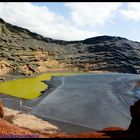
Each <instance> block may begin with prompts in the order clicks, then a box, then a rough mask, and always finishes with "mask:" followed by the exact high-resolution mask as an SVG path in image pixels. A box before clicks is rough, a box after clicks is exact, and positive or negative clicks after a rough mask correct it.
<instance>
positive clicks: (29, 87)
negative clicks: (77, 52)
mask: <svg viewBox="0 0 140 140" xmlns="http://www.w3.org/2000/svg"><path fill="white" fill-rule="evenodd" d="M74 74H75V73H46V74H42V75H39V76H36V77H34V78H23V79H16V80H11V81H6V82H3V83H0V93H3V94H7V95H10V96H14V97H18V98H23V99H34V98H37V97H39V96H40V95H41V91H44V90H45V89H48V85H47V84H45V83H44V82H42V81H44V80H51V78H52V76H69V75H74Z"/></svg>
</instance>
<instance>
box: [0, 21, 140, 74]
mask: <svg viewBox="0 0 140 140" xmlns="http://www.w3.org/2000/svg"><path fill="white" fill-rule="evenodd" d="M0 62H4V63H2V64H1V63H0V67H2V69H1V71H0V74H5V73H9V72H14V73H16V74H17V73H18V74H24V75H30V74H33V73H39V72H44V71H51V70H53V71H54V70H56V71H59V70H69V71H71V70H75V71H86V72H92V71H111V72H114V71H115V72H124V73H140V65H139V63H140V43H139V42H134V41H131V40H128V39H125V38H121V37H113V36H99V37H93V38H89V39H85V40H81V41H63V40H54V39H51V38H46V37H43V36H41V35H38V34H36V33H32V32H30V31H29V30H27V29H24V28H20V27H17V26H14V25H11V24H9V23H6V22H5V21H3V20H2V19H0Z"/></svg>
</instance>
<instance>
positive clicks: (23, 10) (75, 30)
mask: <svg viewBox="0 0 140 140" xmlns="http://www.w3.org/2000/svg"><path fill="white" fill-rule="evenodd" d="M0 18H2V19H4V20H5V21H6V22H9V23H11V24H14V25H17V26H20V27H23V28H27V29H29V30H30V31H32V32H36V33H38V34H41V35H43V36H45V37H50V38H53V39H61V40H83V39H86V38H90V37H95V36H101V35H109V36H120V37H125V38H127V39H130V40H134V41H139V42H140V3H139V2H134V3H133V2H99V3H98V2H87V3H86V2H75V3H74V2H24V3H23V2H19V3H18V2H16V3H14V2H9V3H8V2H3V3H2V2H0Z"/></svg>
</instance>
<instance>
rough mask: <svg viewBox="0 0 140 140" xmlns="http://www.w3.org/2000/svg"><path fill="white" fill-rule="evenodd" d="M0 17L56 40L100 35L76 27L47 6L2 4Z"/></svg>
mask: <svg viewBox="0 0 140 140" xmlns="http://www.w3.org/2000/svg"><path fill="white" fill-rule="evenodd" d="M0 17H1V18H3V19H4V20H5V21H7V22H9V23H11V24H14V25H18V26H21V27H24V28H27V29H29V30H31V31H33V32H37V33H39V34H41V35H44V36H46V37H51V38H55V39H63V40H79V39H85V38H87V37H91V36H98V35H99V33H97V32H94V31H88V30H83V29H79V28H77V27H75V26H74V25H72V23H71V22H69V21H66V20H65V19H64V17H63V16H62V15H60V14H57V13H55V12H53V11H50V10H49V9H48V8H47V7H46V6H44V7H42V6H37V5H33V4H32V3H0Z"/></svg>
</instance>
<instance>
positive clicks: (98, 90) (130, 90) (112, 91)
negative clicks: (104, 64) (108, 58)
mask: <svg viewBox="0 0 140 140" xmlns="http://www.w3.org/2000/svg"><path fill="white" fill-rule="evenodd" d="M55 80H60V81H61V84H60V85H59V86H58V87H57V88H56V89H55V90H53V91H51V93H49V95H47V96H46V97H45V98H44V99H43V100H42V101H41V102H40V103H39V104H38V106H37V107H35V108H34V110H33V111H32V114H34V115H36V116H39V117H41V118H44V119H53V120H57V121H61V122H66V123H70V124H74V125H79V126H83V127H88V128H93V129H95V130H101V129H103V128H105V127H112V126H117V127H122V128H125V129H127V128H128V126H129V124H130V121H131V116H130V111H129V110H130V105H132V104H133V103H134V102H135V101H137V100H138V99H140V89H138V88H135V81H136V80H140V75H135V74H119V73H110V74H85V75H84V74H80V75H73V76H62V77H54V78H53V80H52V83H53V81H55Z"/></svg>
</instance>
